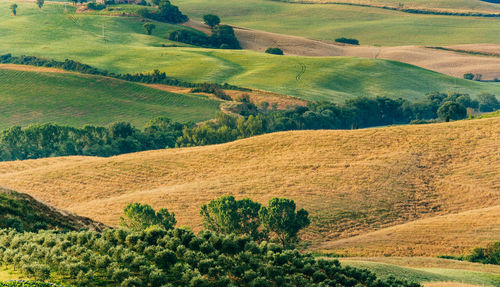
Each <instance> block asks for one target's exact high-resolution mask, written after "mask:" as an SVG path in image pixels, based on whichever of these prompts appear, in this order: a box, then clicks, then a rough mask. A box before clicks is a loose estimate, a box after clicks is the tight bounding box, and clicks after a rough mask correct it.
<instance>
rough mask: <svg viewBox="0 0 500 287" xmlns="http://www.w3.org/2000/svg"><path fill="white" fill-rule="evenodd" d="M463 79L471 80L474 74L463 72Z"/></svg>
mask: <svg viewBox="0 0 500 287" xmlns="http://www.w3.org/2000/svg"><path fill="white" fill-rule="evenodd" d="M464 79H466V80H472V79H474V74H472V73H466V74H464Z"/></svg>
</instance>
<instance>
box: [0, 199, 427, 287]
mask: <svg viewBox="0 0 500 287" xmlns="http://www.w3.org/2000/svg"><path fill="white" fill-rule="evenodd" d="M257 207H258V209H259V212H258V214H261V215H260V216H259V217H258V218H259V220H262V222H263V223H264V226H265V227H264V228H265V229H266V230H269V232H274V231H276V232H285V233H286V234H295V231H296V230H297V229H298V230H300V229H301V228H303V227H305V226H307V224H308V218H307V212H306V211H305V210H303V209H301V210H299V211H297V212H295V203H294V202H293V200H289V199H284V198H274V199H271V200H270V201H269V205H268V207H264V206H260V205H259V204H258V203H255V202H253V201H251V200H250V199H242V200H235V199H234V198H232V197H229V196H226V197H222V198H219V199H216V200H214V201H211V202H210V203H208V204H207V205H204V206H203V207H202V211H201V213H202V215H204V222H205V224H206V226H209V229H208V230H203V231H201V232H200V233H198V234H195V233H194V232H193V231H191V230H190V229H189V228H186V227H185V228H175V227H174V225H175V222H176V221H175V215H174V214H173V213H170V212H168V210H166V209H160V210H158V211H155V210H154V209H152V208H151V207H150V206H149V205H145V204H139V203H133V204H130V205H128V206H127V207H126V208H125V210H124V217H123V218H122V223H121V226H122V227H121V228H118V229H106V230H104V231H103V232H101V233H99V232H95V231H85V230H82V231H70V232H62V231H54V230H48V231H38V232H36V233H34V232H23V233H20V232H17V231H15V230H13V229H2V230H0V263H1V264H3V265H6V266H9V267H12V268H14V269H15V270H16V271H20V272H22V273H23V274H25V275H26V276H28V277H30V278H33V279H35V280H40V281H45V280H58V281H60V282H61V283H66V284H68V283H69V284H72V285H77V286H123V287H127V286H151V287H156V286H158V287H159V286H200V287H201V286H207V287H208V286H214V287H219V286H220V287H222V286H232V287H234V286H264V287H265V286H269V287H271V286H310V287H314V286H318V287H319V286H367V287H392V286H394V287H395V286H403V287H417V286H420V285H419V284H417V283H411V282H407V281H403V280H396V279H394V278H388V279H384V280H382V279H379V278H377V277H376V276H375V275H374V274H373V273H371V272H370V271H368V270H363V269H357V268H352V267H348V266H347V267H344V266H341V265H340V263H339V261H337V260H323V259H320V260H316V259H315V258H314V257H313V256H312V255H311V254H308V253H301V252H299V251H298V250H297V249H296V248H294V246H293V245H283V244H279V243H274V240H273V239H272V238H271V239H269V240H266V239H267V238H263V237H258V238H257V239H255V237H254V236H255V233H252V230H254V227H255V226H256V224H255V221H254V220H256V218H257V215H256V213H255V212H254V211H255V210H256V209H257ZM247 215H250V217H248V216H247ZM225 223H227V224H228V226H225V225H224V226H223V225H218V224H225ZM214 226H218V227H217V228H220V227H223V228H225V229H224V230H215V229H217V228H215V227H214ZM212 227H214V228H212ZM245 230H246V231H245ZM276 237H278V239H279V240H278V242H280V241H281V238H280V234H279V233H276ZM287 238H290V237H287ZM7 284H8V283H7ZM33 284H35V285H33V286H45V285H43V284H40V283H33ZM36 284H40V285H36ZM0 286H1V285H0ZM6 286H18V285H6ZM28 286H29V285H28Z"/></svg>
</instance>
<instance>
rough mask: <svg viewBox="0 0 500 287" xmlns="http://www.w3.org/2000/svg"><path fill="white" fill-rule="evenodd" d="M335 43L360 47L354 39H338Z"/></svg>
mask: <svg viewBox="0 0 500 287" xmlns="http://www.w3.org/2000/svg"><path fill="white" fill-rule="evenodd" d="M335 42H337V43H345V44H350V45H359V41H358V40H356V39H352V38H345V37H341V38H337V39H335Z"/></svg>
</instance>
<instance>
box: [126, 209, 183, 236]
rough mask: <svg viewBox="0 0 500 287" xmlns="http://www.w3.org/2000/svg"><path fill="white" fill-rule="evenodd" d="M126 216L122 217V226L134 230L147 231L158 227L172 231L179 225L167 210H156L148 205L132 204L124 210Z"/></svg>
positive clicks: (172, 214) (173, 215)
mask: <svg viewBox="0 0 500 287" xmlns="http://www.w3.org/2000/svg"><path fill="white" fill-rule="evenodd" d="M124 216H125V217H121V222H120V225H121V226H123V227H125V228H129V229H132V230H137V231H140V230H145V229H146V228H148V227H150V226H153V225H158V226H161V227H163V228H165V229H167V230H168V229H172V228H173V227H174V225H175V224H176V223H177V221H176V220H175V214H174V213H173V212H172V213H170V212H168V210H167V209H166V208H162V209H160V210H158V212H155V210H154V209H153V208H152V207H151V206H149V205H147V204H140V203H137V202H136V203H131V204H129V205H127V207H125V209H124Z"/></svg>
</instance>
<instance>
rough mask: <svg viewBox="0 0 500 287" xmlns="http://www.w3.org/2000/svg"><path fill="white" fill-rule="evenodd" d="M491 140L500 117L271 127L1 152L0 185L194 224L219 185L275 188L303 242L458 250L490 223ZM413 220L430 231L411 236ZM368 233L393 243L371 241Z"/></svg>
mask: <svg viewBox="0 0 500 287" xmlns="http://www.w3.org/2000/svg"><path fill="white" fill-rule="evenodd" d="M499 139H500V118H490V119H481V120H471V121H460V122H454V123H442V124H432V125H414V126H395V127H387V128H374V129H364V130H352V131H341V130H337V131H335V130H334V131H332V130H330V131H295V132H283V133H275V134H268V135H262V136H257V137H254V138H250V139H245V140H240V141H236V142H232V143H227V144H221V145H213V146H205V147H194V148H182V149H171V150H158V151H148V152H142V153H135V154H127V155H121V156H116V157H111V158H85V157H68V158H50V159H40V160H28V161H19V162H3V163H0V185H1V186H4V187H7V188H11V189H14V190H17V191H20V192H25V193H28V194H30V195H32V196H35V197H36V198H37V199H39V200H41V201H43V202H46V203H49V204H51V205H54V206H56V207H57V208H61V209H65V210H69V211H72V212H75V213H77V214H79V215H82V216H88V217H91V218H92V219H95V220H99V221H102V222H104V223H106V224H111V225H113V224H117V223H118V220H119V217H120V215H121V212H122V209H123V207H124V206H125V205H127V204H128V203H130V202H136V201H138V202H143V203H149V204H151V205H152V206H153V207H155V208H159V207H167V208H168V209H169V210H171V211H174V212H175V213H176V217H177V219H178V222H179V224H178V225H189V226H191V227H193V228H194V229H195V230H198V228H199V227H200V225H199V224H200V218H199V216H198V210H199V207H200V205H201V204H203V203H205V202H207V201H209V200H211V199H213V198H216V197H219V196H221V195H224V194H233V195H235V196H237V197H250V198H252V199H254V200H258V201H260V202H263V203H264V202H266V201H267V200H268V199H269V198H271V197H274V196H286V197H288V198H292V199H294V200H295V201H296V202H297V203H298V205H299V207H304V208H306V209H308V210H309V211H310V213H311V216H312V225H311V227H309V228H308V229H307V230H306V232H304V234H303V237H304V238H305V239H307V240H310V241H311V243H312V244H313V247H314V248H317V249H322V250H325V249H330V248H333V249H337V248H338V249H342V248H344V249H345V250H346V251H352V252H353V253H356V254H362V253H363V254H364V251H363V250H361V249H359V248H358V249H353V248H352V247H350V246H351V245H349V242H351V241H349V240H354V241H355V240H358V242H363V244H365V243H364V242H366V244H365V246H366V248H367V249H366V250H367V251H366V254H376V255H378V254H392V255H402V256H403V255H435V254H437V253H439V254H442V253H446V254H460V253H462V252H465V251H468V250H470V249H471V248H472V247H475V246H477V245H478V244H483V243H486V242H487V240H491V239H494V237H495V236H498V234H499V232H498V230H499V227H498V225H499V220H498V218H499V217H498V216H499V213H500V207H499V205H500V173H499V170H500V152H499V146H500V143H499ZM456 213H457V214H458V215H450V214H456ZM439 215H443V216H444V217H435V216H439ZM415 220H418V221H415ZM433 222H437V224H433ZM405 223H406V224H405ZM401 224H403V225H401ZM425 224H427V225H428V226H431V227H433V229H432V232H429V233H428V234H427V235H418V236H415V232H414V231H413V230H416V229H418V228H415V227H419V226H426V225H425ZM464 224H468V225H464ZM396 225H400V226H396ZM391 226H395V227H392V228H393V229H384V228H387V227H391ZM436 226H437V228H435V227H436ZM469 226H470V228H469ZM444 227H446V228H444ZM380 229H381V230H380ZM375 230H379V231H376V232H375V233H372V234H368V235H365V236H360V237H354V236H357V235H361V234H363V233H367V232H370V231H375ZM454 232H457V233H456V234H454ZM458 232H459V233H458ZM396 233H397V234H396ZM373 234H375V235H373ZM379 234H381V235H379ZM477 234H480V236H476V235H477ZM376 236H381V237H379V238H383V239H384V240H387V241H388V242H389V243H394V241H395V240H402V243H400V242H398V244H397V245H398V246H400V247H398V248H396V247H395V246H394V245H392V247H388V248H386V246H388V244H389V243H388V244H386V245H384V244H383V242H382V244H378V243H377V244H378V245H377V244H375V245H377V246H375V247H373V244H372V243H373V242H376V238H375V237H376ZM349 237H353V238H351V239H347V238H349ZM359 238H361V239H359ZM363 238H364V239H363ZM372 238H375V239H372ZM441 238H442V240H441ZM344 239H345V241H342V240H344ZM324 242H328V244H330V245H325V244H324ZM342 242H345V243H344V245H342ZM450 242H453V244H450ZM321 243H323V244H322V245H320V244H321ZM431 245H435V247H434V248H429V250H428V252H427V251H424V250H421V246H425V247H426V248H427V247H429V246H430V247H432V246H431ZM379 246H380V247H379ZM411 246H414V248H410V247H411ZM360 248H363V247H360ZM360 250H361V251H360Z"/></svg>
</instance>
